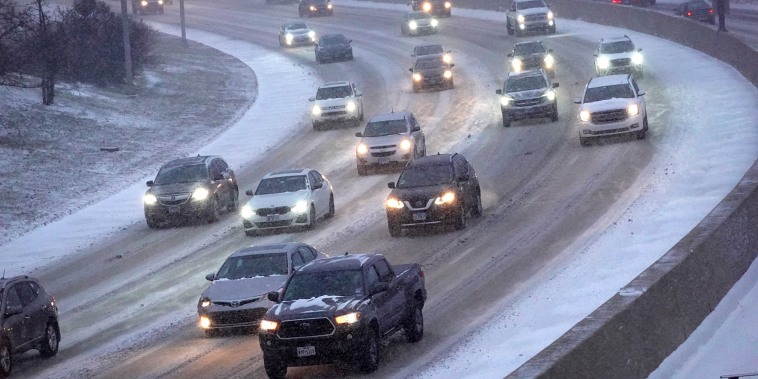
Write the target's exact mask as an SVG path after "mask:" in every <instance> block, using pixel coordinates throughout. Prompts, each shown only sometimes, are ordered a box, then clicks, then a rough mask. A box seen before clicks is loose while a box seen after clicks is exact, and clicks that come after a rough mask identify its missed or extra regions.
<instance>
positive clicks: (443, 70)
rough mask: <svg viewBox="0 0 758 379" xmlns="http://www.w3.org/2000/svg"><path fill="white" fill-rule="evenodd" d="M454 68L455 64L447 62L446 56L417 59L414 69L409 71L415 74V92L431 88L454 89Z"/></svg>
mask: <svg viewBox="0 0 758 379" xmlns="http://www.w3.org/2000/svg"><path fill="white" fill-rule="evenodd" d="M453 67H455V64H453V63H447V62H445V58H444V55H430V56H423V57H418V58H416V62H414V63H413V67H411V68H410V69H409V70H408V71H410V72H411V73H412V74H413V76H412V80H413V92H418V91H420V90H422V89H424V88H429V87H442V88H443V89H453V88H454V87H455V85H454V84H453Z"/></svg>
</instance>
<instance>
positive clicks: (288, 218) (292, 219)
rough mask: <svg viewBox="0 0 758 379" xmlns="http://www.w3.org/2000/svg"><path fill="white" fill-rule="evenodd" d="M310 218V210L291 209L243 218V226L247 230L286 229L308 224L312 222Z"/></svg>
mask: <svg viewBox="0 0 758 379" xmlns="http://www.w3.org/2000/svg"><path fill="white" fill-rule="evenodd" d="M309 218H310V212H309V211H305V212H303V213H297V212H293V211H292V210H290V211H288V212H286V213H283V214H270V215H266V216H259V215H258V214H254V215H253V216H252V217H250V218H242V227H243V228H244V229H245V231H256V230H263V229H285V228H291V227H297V226H307V225H308V224H309V222H310V220H309Z"/></svg>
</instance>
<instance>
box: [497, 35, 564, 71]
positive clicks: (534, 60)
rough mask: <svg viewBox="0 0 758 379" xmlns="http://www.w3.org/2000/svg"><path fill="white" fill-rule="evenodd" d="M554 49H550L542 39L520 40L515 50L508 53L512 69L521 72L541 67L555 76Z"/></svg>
mask: <svg viewBox="0 0 758 379" xmlns="http://www.w3.org/2000/svg"><path fill="white" fill-rule="evenodd" d="M552 52H553V49H548V48H547V47H546V46H545V44H544V43H542V41H529V42H519V43H517V44H515V45H513V50H512V51H511V52H510V53H508V58H510V61H511V65H510V66H511V71H513V72H521V71H526V70H531V69H537V68H541V69H543V70H545V72H547V74H548V75H550V77H551V78H554V77H555V57H553V54H552Z"/></svg>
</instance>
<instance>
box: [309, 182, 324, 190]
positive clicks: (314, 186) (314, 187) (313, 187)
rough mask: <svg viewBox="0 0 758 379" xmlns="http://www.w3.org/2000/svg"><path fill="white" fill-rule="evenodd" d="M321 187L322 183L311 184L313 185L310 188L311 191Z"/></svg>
mask: <svg viewBox="0 0 758 379" xmlns="http://www.w3.org/2000/svg"><path fill="white" fill-rule="evenodd" d="M322 187H324V183H313V185H312V186H311V189H319V188H322Z"/></svg>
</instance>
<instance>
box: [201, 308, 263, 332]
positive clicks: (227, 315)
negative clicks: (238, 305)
mask: <svg viewBox="0 0 758 379" xmlns="http://www.w3.org/2000/svg"><path fill="white" fill-rule="evenodd" d="M267 310H268V309H265V308H256V309H244V310H237V311H227V312H214V313H211V314H210V315H209V317H210V319H211V325H213V326H217V327H220V326H225V325H235V324H244V323H251V322H254V321H256V320H260V319H261V318H263V315H265V314H266V311H267Z"/></svg>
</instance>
